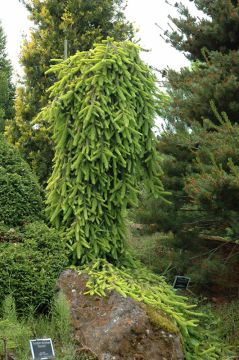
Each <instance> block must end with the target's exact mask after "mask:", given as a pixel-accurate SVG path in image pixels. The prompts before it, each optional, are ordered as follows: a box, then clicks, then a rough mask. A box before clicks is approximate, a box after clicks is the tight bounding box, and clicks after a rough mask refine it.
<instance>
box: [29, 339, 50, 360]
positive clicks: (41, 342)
mask: <svg viewBox="0 0 239 360" xmlns="http://www.w3.org/2000/svg"><path fill="white" fill-rule="evenodd" d="M30 348H31V353H32V359H33V360H46V359H53V358H54V357H55V352H54V349H53V344H52V340H51V339H36V340H30Z"/></svg>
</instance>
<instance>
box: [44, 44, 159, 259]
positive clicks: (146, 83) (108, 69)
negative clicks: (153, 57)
mask: <svg viewBox="0 0 239 360" xmlns="http://www.w3.org/2000/svg"><path fill="white" fill-rule="evenodd" d="M50 72H51V73H53V74H55V75H56V76H57V78H58V81H57V82H56V83H55V84H54V85H53V86H52V87H51V103H50V104H49V106H48V107H46V108H45V110H43V112H42V113H40V115H39V117H38V120H39V121H42V120H44V119H45V118H48V119H49V120H50V121H51V123H52V128H53V134H54V141H55V157H54V170H53V173H52V176H51V178H50V179H49V182H48V187H47V190H48V198H47V204H48V213H49V217H50V220H51V222H52V224H53V225H55V226H56V227H57V228H60V229H61V230H62V231H63V233H64V239H65V241H67V242H68V244H69V246H70V248H71V250H72V257H73V261H74V262H78V263H81V264H84V263H88V262H90V261H93V260H95V259H97V258H105V259H107V260H109V261H112V262H114V263H118V262H119V263H122V262H123V261H124V260H126V259H127V256H126V254H127V248H126V246H125V238H126V229H125V222H124V218H125V212H126V209H127V206H128V205H129V204H131V205H132V204H134V203H135V202H136V200H137V183H138V180H139V179H140V178H144V180H145V182H146V184H147V185H148V187H149V189H150V190H151V191H152V192H153V193H154V194H155V193H156V194H157V195H160V194H161V193H162V185H161V181H160V179H159V174H160V171H159V170H160V169H159V166H158V164H157V161H156V160H157V152H156V148H155V139H154V135H153V132H152V126H153V121H154V117H155V115H156V109H157V102H158V96H159V94H158V90H157V88H156V82H155V77H154V76H153V74H152V73H151V72H150V70H149V68H148V67H147V66H146V65H145V64H144V63H143V62H142V61H141V60H140V58H139V49H138V47H137V46H136V45H134V44H133V43H131V42H113V41H112V40H110V39H108V40H106V41H105V42H103V43H101V44H96V45H95V47H94V48H93V50H90V51H88V52H78V53H77V54H76V55H74V56H72V57H70V58H69V59H68V60H66V61H64V62H61V63H59V64H56V65H54V66H53V67H52V69H51V70H50ZM116 85H117V86H116Z"/></svg>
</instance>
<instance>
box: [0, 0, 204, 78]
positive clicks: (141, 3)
mask: <svg viewBox="0 0 239 360" xmlns="http://www.w3.org/2000/svg"><path fill="white" fill-rule="evenodd" d="M89 1H90V0H89ZM170 1H171V2H174V0H170ZM181 1H182V3H183V4H185V5H188V6H189V8H190V9H191V10H192V12H193V13H194V14H198V13H197V11H196V10H195V8H194V6H193V4H192V2H190V1H189V0H181ZM125 14H126V17H127V19H128V20H130V21H132V22H133V23H134V25H135V27H136V28H137V29H138V30H139V31H138V34H137V37H139V38H140V39H141V41H140V45H141V46H142V47H143V48H146V49H148V50H150V51H149V52H147V53H142V58H143V59H144V60H145V61H146V62H147V63H148V64H149V65H152V66H154V67H156V68H158V69H162V68H165V67H167V66H169V67H170V68H174V69H176V70H178V69H179V68H180V67H183V66H187V65H188V64H189V63H188V61H187V59H186V58H185V57H184V55H183V54H181V53H180V52H178V51H177V50H175V49H173V48H172V47H171V46H170V45H169V44H166V43H165V41H164V40H163V39H162V38H161V37H160V34H161V33H162V31H160V29H159V28H158V27H157V26H156V25H155V23H157V24H158V25H160V27H162V28H163V29H166V28H167V23H168V15H169V14H170V15H174V14H175V15H176V14H177V13H176V10H175V9H174V8H173V7H172V6H170V5H168V4H166V3H165V0H128V7H127V8H126V11H125ZM0 21H1V23H2V26H3V28H4V31H5V33H6V36H7V52H8V56H9V58H10V60H11V62H12V65H13V68H14V78H15V79H16V78H17V74H18V75H22V70H21V67H20V65H19V63H18V56H19V53H20V49H21V44H22V39H23V37H24V36H27V35H28V34H29V29H30V26H31V22H30V21H29V19H28V13H27V11H26V9H25V8H24V6H23V5H22V4H20V3H19V0H0Z"/></svg>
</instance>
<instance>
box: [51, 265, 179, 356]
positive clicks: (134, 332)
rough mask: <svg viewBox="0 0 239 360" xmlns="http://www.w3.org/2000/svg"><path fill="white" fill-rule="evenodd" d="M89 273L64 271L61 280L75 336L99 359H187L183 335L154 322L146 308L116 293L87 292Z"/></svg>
mask: <svg viewBox="0 0 239 360" xmlns="http://www.w3.org/2000/svg"><path fill="white" fill-rule="evenodd" d="M86 281H87V275H81V276H79V275H78V273H77V272H75V271H73V270H67V271H64V272H63V273H62V274H61V276H60V278H59V281H58V288H59V289H60V290H62V291H63V292H64V294H65V296H66V298H67V300H68V301H69V303H70V307H71V313H72V322H73V327H74V333H75V339H76V342H77V343H78V344H79V347H81V348H84V349H89V351H90V352H91V353H92V354H95V355H96V356H97V358H98V359H99V360H119V359H125V360H160V359H161V360H183V359H184V356H183V352H182V346H181V342H180V337H179V335H176V334H170V333H168V332H166V331H165V330H164V329H160V328H158V326H157V327H156V326H154V325H153V324H152V323H151V320H150V319H149V317H148V315H147V313H146V311H145V310H144V309H143V308H142V307H141V306H140V304H139V303H137V302H136V301H134V300H133V299H131V298H124V297H122V296H121V295H119V294H118V293H116V292H111V293H110V294H109V295H108V296H107V297H105V298H103V297H99V296H90V295H84V293H85V292H86V291H87V289H86Z"/></svg>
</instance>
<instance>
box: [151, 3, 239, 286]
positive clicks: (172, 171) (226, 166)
mask: <svg viewBox="0 0 239 360" xmlns="http://www.w3.org/2000/svg"><path fill="white" fill-rule="evenodd" d="M194 3H195V5H196V6H197V7H198V9H201V10H203V11H204V13H205V14H206V15H210V16H211V18H204V19H201V20H197V19H194V18H193V17H191V15H190V14H189V12H188V11H187V10H186V9H185V7H182V6H179V5H178V8H179V12H180V15H181V17H180V18H179V19H173V23H174V24H175V25H176V26H177V27H178V32H177V31H174V32H172V33H169V32H168V33H167V35H168V39H169V41H170V42H171V43H172V44H173V45H174V46H175V47H176V48H177V49H179V50H181V51H184V52H185V53H186V55H187V57H188V58H189V59H191V60H193V62H192V64H191V66H190V67H188V68H183V69H181V71H179V72H176V71H173V70H167V71H166V74H165V79H166V82H167V91H168V93H169V95H170V97H171V100H170V102H169V105H168V107H167V108H166V111H165V113H166V118H167V119H166V120H167V127H166V131H165V132H164V133H162V134H161V135H160V138H159V145H158V147H159V149H160V152H161V154H162V155H163V157H164V161H163V163H162V167H163V171H164V176H163V179H162V180H163V184H164V187H165V189H166V190H169V191H171V192H172V197H171V200H172V205H168V206H166V207H165V208H164V214H163V216H162V212H159V213H158V215H157V216H158V218H156V219H155V220H154V222H156V223H158V224H159V227H158V230H159V231H160V230H161V231H162V230H163V231H168V230H169V229H170V230H172V231H173V233H174V235H175V241H174V244H173V246H174V247H175V248H180V251H186V253H185V254H186V255H185V256H184V260H185V259H188V258H190V256H191V257H192V258H194V257H195V256H197V261H198V264H199V265H198V266H195V268H194V270H193V266H192V264H191V263H190V261H189V262H188V263H187V265H185V264H186V260H185V261H184V264H183V266H184V267H183V269H184V271H187V272H190V271H191V274H192V275H193V278H195V279H196V278H197V280H198V281H199V282H200V281H201V283H202V281H204V282H207V281H212V282H215V281H217V280H218V279H216V277H215V276H214V278H213V276H212V274H213V271H214V270H215V266H214V270H213V259H214V257H213V256H210V257H209V260H208V261H207V264H206V266H207V269H208V272H207V276H205V277H204V280H202V279H200V276H201V275H202V272H203V266H201V270H200V264H201V261H203V259H204V258H203V256H202V254H203V253H207V251H209V249H208V244H207V243H205V240H213V239H214V240H215V239H218V240H220V241H236V242H237V241H238V227H237V214H238V209H237V205H236V204H237V198H238V193H239V184H238V181H237V179H238V166H239V163H238V157H237V132H238V125H237V124H238V79H239V77H238V66H239V57H238V53H237V50H238V44H237V41H238V40H237V26H238V15H237V10H238V6H239V5H238V2H232V1H220V0H218V1H206V0H195V1H194ZM229 29H230V30H229ZM222 112H225V113H226V115H225V113H224V114H223V115H221V113H222ZM228 118H229V119H230V121H229V120H228ZM155 217H156V215H155ZM169 246H171V244H170V245H169ZM214 246H215V252H214V254H217V250H216V248H217V246H218V243H215V244H214ZM211 247H213V243H211ZM188 251H190V254H191V255H189V253H188ZM200 254H201V258H200V257H198V256H199V255H200ZM232 261H233V259H232ZM182 262H183V260H182ZM182 262H181V264H182ZM210 264H212V272H211V274H210V270H209V269H210V266H211V265H210ZM225 271H226V270H225V269H224V272H225ZM228 271H231V269H230V266H229V260H228ZM199 272H201V273H200V275H199ZM214 275H215V271H214ZM225 276H226V273H225ZM204 285H205V283H204Z"/></svg>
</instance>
